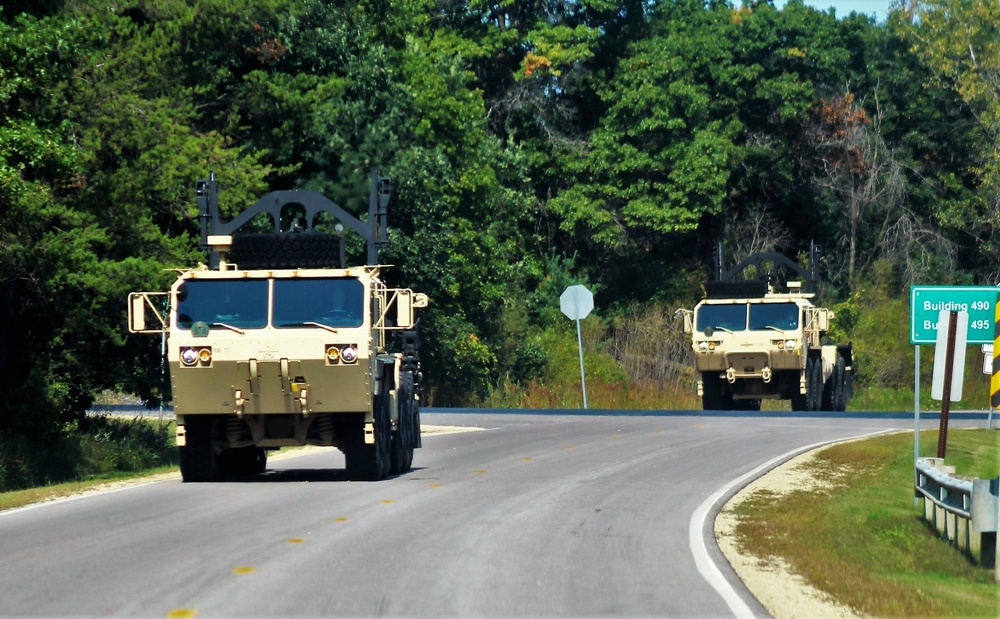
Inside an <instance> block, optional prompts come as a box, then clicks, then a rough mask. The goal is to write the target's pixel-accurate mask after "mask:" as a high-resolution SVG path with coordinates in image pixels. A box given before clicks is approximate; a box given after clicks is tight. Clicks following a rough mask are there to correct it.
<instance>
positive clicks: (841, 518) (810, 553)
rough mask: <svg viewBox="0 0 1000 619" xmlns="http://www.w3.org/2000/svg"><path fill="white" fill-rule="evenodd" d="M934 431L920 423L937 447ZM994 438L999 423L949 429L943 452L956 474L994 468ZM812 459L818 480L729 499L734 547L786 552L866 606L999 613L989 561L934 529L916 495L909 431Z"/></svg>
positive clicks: (887, 612)
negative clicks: (979, 560) (819, 483)
mask: <svg viewBox="0 0 1000 619" xmlns="http://www.w3.org/2000/svg"><path fill="white" fill-rule="evenodd" d="M937 438H938V436H937V432H936V431H932V432H922V433H921V444H922V445H931V446H934V448H936V445H937ZM998 441H1000V433H998V432H996V431H989V430H952V431H949V433H948V458H947V459H946V461H947V463H948V464H954V465H955V466H956V467H957V473H958V474H960V475H978V476H980V477H981V478H986V479H988V478H992V477H995V476H996V473H997V471H998V470H1000V449H998V446H1000V442H998ZM933 450H934V449H931V451H933ZM921 453H924V450H922V451H921ZM811 468H812V472H813V473H814V474H815V475H816V476H817V478H819V479H825V480H828V483H827V484H825V485H824V487H823V488H822V489H820V490H795V491H792V492H791V493H789V494H787V495H784V496H782V497H774V496H771V495H770V494H768V493H757V494H755V495H752V496H751V497H750V499H749V500H748V501H746V502H744V503H742V504H741V505H740V506H738V507H737V508H736V509H735V514H736V516H737V518H738V525H737V528H736V538H737V543H738V544H739V546H740V549H741V552H745V553H748V554H752V555H756V556H760V557H765V558H767V557H781V558H783V559H784V560H785V561H786V562H787V563H789V564H790V565H791V566H792V569H793V571H795V572H796V573H798V574H801V575H802V576H803V577H804V578H805V579H806V581H807V582H809V583H810V584H811V585H812V586H814V587H816V588H817V589H819V590H821V591H824V592H826V593H828V594H829V595H830V596H832V597H833V599H835V600H837V601H838V602H840V603H842V604H845V605H848V606H850V607H852V608H853V609H854V610H855V611H857V612H860V613H862V614H866V615H875V616H896V617H898V616H906V617H914V616H961V617H996V616H1000V591H998V588H997V585H996V584H995V583H994V582H993V568H992V567H989V568H987V567H982V566H979V565H976V564H974V563H973V562H972V561H971V560H970V559H969V558H968V557H967V556H965V555H964V554H963V553H961V552H959V551H958V550H957V549H955V548H953V547H952V546H951V545H950V544H949V543H948V542H946V541H944V540H942V539H940V538H939V537H938V535H937V534H936V532H933V531H932V530H931V529H930V528H929V527H928V525H927V524H926V523H925V522H924V521H923V519H922V513H923V512H922V506H915V505H914V500H913V435H912V434H910V433H903V434H895V435H891V436H884V437H876V438H872V439H868V440H865V441H858V442H853V443H844V444H840V445H835V446H832V447H830V448H828V449H826V450H823V451H822V452H820V453H819V454H818V457H817V459H816V460H815V461H814V462H813V464H812V465H811ZM844 471H849V472H850V479H851V480H852V483H851V486H850V487H848V486H847V485H846V482H845V480H844V477H842V476H841V475H840V473H842V472H844Z"/></svg>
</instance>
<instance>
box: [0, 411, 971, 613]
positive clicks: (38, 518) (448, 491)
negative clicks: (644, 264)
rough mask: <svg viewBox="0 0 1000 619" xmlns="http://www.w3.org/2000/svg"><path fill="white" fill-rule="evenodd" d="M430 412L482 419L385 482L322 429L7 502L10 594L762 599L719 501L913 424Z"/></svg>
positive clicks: (571, 606)
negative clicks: (223, 466)
mask: <svg viewBox="0 0 1000 619" xmlns="http://www.w3.org/2000/svg"><path fill="white" fill-rule="evenodd" d="M422 421H423V423H424V425H449V426H469V427H477V428H482V431H477V432H464V433H456V434H441V435H431V436H426V437H425V438H424V448H423V449H421V450H418V451H417V454H416V456H415V458H414V466H415V469H414V470H413V471H411V472H410V473H408V474H406V475H402V476H398V477H394V478H391V479H388V480H385V481H382V482H375V483H359V482H349V481H347V480H346V478H345V476H344V474H343V470H342V467H343V457H342V456H341V455H340V452H338V451H336V450H322V451H318V452H312V453H310V454H309V455H303V456H300V457H295V458H290V459H285V460H281V461H277V462H273V464H272V466H271V468H270V470H269V471H268V472H267V473H266V474H265V475H264V476H263V477H261V478H260V479H259V480H255V481H251V482H225V483H215V484H182V483H181V482H180V481H179V480H168V481H160V482H156V483H148V484H144V485H139V486H133V487H128V488H125V489H121V490H117V491H112V492H105V493H101V494H93V495H87V496H82V497H79V498H75V499H69V500H63V501H57V502H53V503H48V504H41V505H37V506H32V507H28V508H22V509H18V510H11V511H7V512H2V513H0V614H2V615H4V616H15V615H45V616H59V615H62V616H97V615H102V616H105V615H126V616H155V617H164V616H168V615H173V616H192V615H193V614H197V615H198V616H201V617H205V616H221V615H231V616H251V615H252V616H277V615H296V616H319V615H355V616H359V615H360V616H372V615H409V616H418V615H419V616H432V615H458V616H527V615H532V616H545V615H564V616H565V615H570V616H580V615H658V616H674V617H716V616H731V615H734V614H736V615H743V614H754V615H766V612H765V611H764V609H763V608H762V607H761V606H760V605H759V604H758V603H757V602H756V601H755V600H754V599H753V598H752V596H750V594H749V593H747V592H746V590H745V589H744V588H743V587H742V585H741V584H740V582H739V580H738V579H737V578H736V576H735V574H734V573H733V572H732V571H731V570H730V568H729V567H728V564H727V563H726V561H725V559H724V558H722V555H721V553H720V552H719V551H718V549H717V547H716V546H715V544H714V542H713V541H712V532H711V521H712V516H713V515H714V510H715V509H717V508H718V506H719V505H720V504H721V502H722V501H724V500H725V498H727V497H728V496H729V495H731V493H732V492H734V491H735V490H737V489H738V487H739V486H741V485H742V484H743V483H745V482H746V481H749V478H750V477H754V476H756V475H757V474H759V473H760V472H762V471H763V470H765V469H767V468H770V467H771V466H774V465H776V464H778V463H779V462H780V461H782V460H784V459H787V458H788V457H791V456H792V455H793V454H794V453H796V452H798V451H801V450H802V449H803V448H805V447H807V446H811V445H815V444H818V443H822V442H826V441H832V440H838V439H844V438H848V437H856V436H862V435H869V434H872V433H876V432H880V431H883V430H889V429H904V430H905V429H912V428H913V422H912V418H911V419H910V420H909V421H907V420H906V419H905V417H902V418H900V417H896V418H892V417H886V416H884V415H870V416H865V415H847V416H832V417H822V418H808V417H803V416H794V417H793V416H791V415H789V414H781V413H778V414H770V415H767V414H764V415H746V416H738V415H732V416H731V415H721V414H698V413H659V414H657V413H636V414H623V413H622V412H617V413H616V414H614V415H601V414H591V415H571V414H562V413H559V414H537V415H536V414H499V413H498V414H480V413H463V412H424V413H423V414H422ZM970 423H973V422H967V421H966V422H962V421H957V422H955V423H954V424H953V427H958V425H961V424H964V425H969V424H970ZM925 425H926V427H937V421H934V420H929V421H927V422H925ZM975 425H981V422H975ZM904 496H908V495H906V494H905V493H904Z"/></svg>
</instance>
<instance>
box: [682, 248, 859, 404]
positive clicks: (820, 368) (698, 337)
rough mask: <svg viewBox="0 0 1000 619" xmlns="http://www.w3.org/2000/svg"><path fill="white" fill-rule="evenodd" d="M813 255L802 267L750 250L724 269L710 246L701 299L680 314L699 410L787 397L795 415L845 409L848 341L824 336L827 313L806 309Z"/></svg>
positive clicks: (813, 282)
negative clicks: (710, 267) (711, 272)
mask: <svg viewBox="0 0 1000 619" xmlns="http://www.w3.org/2000/svg"><path fill="white" fill-rule="evenodd" d="M819 255H820V252H819V248H818V247H816V246H815V245H812V244H811V245H810V253H809V268H808V269H805V268H803V267H802V266H800V265H799V264H798V263H796V262H794V261H792V260H790V259H789V258H787V257H786V256H784V255H782V254H779V253H772V252H764V253H755V254H753V255H751V256H750V257H749V258H747V259H746V260H744V261H743V262H741V263H739V264H738V265H736V266H735V267H734V268H732V269H728V270H727V269H726V268H725V264H724V261H723V252H722V246H721V245H719V246H717V247H716V251H715V273H716V279H715V280H714V281H711V282H708V284H707V286H706V292H707V295H706V296H707V298H705V299H704V300H702V301H701V302H700V303H698V304H697V305H696V306H695V308H694V310H693V311H692V310H687V309H681V310H679V313H680V314H682V315H683V317H684V330H685V333H688V334H690V335H691V347H692V349H693V350H694V359H695V371H696V374H697V390H698V395H699V396H701V398H702V408H704V409H705V410H732V409H742V410H759V409H760V405H761V401H762V400H766V399H770V400H790V401H791V408H792V410H795V411H820V410H829V411H843V410H844V409H845V408H846V406H847V402H848V400H850V398H851V396H852V394H853V372H854V355H853V351H852V347H851V345H850V344H842V345H838V344H832V343H830V342H829V341H828V338H827V337H826V332H827V330H829V328H830V323H831V320H833V318H834V312H833V311H831V310H829V309H826V308H822V307H816V306H815V305H813V300H814V298H815V296H816V295H815V292H816V286H817V283H818V280H819V276H818V275H819ZM795 277H797V278H800V279H793V278H795Z"/></svg>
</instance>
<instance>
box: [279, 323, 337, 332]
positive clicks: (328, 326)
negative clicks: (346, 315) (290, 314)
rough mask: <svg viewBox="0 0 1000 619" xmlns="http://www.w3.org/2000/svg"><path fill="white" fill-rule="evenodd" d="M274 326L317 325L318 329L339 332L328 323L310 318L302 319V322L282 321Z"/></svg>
mask: <svg viewBox="0 0 1000 619" xmlns="http://www.w3.org/2000/svg"><path fill="white" fill-rule="evenodd" d="M274 326H276V327H319V328H320V329H326V330H327V331H329V332H330V333H339V331H337V330H336V329H334V328H333V327H331V326H330V325H325V324H323V323H321V322H313V321H311V320H306V321H303V322H282V323H276V324H275V325H274Z"/></svg>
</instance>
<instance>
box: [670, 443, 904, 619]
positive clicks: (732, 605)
mask: <svg viewBox="0 0 1000 619" xmlns="http://www.w3.org/2000/svg"><path fill="white" fill-rule="evenodd" d="M887 432H893V430H879V431H877V432H870V433H868V434H861V435H858V436H851V437H847V438H838V439H834V440H830V441H822V442H819V443H813V444H812V445H807V446H805V447H799V448H797V449H793V450H791V451H789V452H786V453H784V454H782V455H780V456H777V457H776V458H772V459H771V460H768V461H767V462H765V463H764V464H761V465H760V466H758V467H757V468H755V469H753V470H752V471H750V472H748V473H745V474H743V475H741V476H740V477H737V478H736V479H734V480H732V481H731V482H729V483H728V484H726V485H725V486H723V487H722V488H719V489H718V490H716V491H715V492H714V493H713V494H712V495H711V496H710V497H708V498H707V499H705V500H704V501H703V502H702V504H701V505H699V506H698V508H697V509H695V510H694V513H693V514H691V521H690V523H689V525H688V542H689V543H690V545H691V554H692V555H693V556H694V564H695V566H696V567H697V568H698V573H700V574H701V576H702V578H704V579H705V580H706V581H707V582H708V584H709V585H711V586H712V588H713V589H715V591H716V593H718V594H719V595H720V596H721V597H722V599H723V601H724V602H725V603H726V605H727V606H729V610H730V611H732V613H733V615H734V616H735V617H740V618H747V617H754V616H755V615H754V614H753V611H751V610H750V607H749V606H747V604H746V602H744V601H743V598H741V597H740V594H739V593H737V592H736V589H734V588H733V587H732V585H730V584H729V581H728V580H726V578H725V577H724V576H723V575H722V570H720V569H719V566H717V565H716V564H715V562H713V561H712V558H711V557H710V556H709V554H708V548H707V547H706V546H705V536H704V535H703V534H702V532H703V531H704V530H705V521H706V520H707V519H708V516H709V514H710V513H711V511H712V508H713V507H714V506H715V504H716V503H718V502H719V500H720V499H721V498H722V497H723V496H725V495H726V494H728V493H729V491H730V490H732V489H733V488H735V487H736V486H742V485H744V483H745V482H747V481H749V480H753V479H756V478H757V477H759V476H760V475H761V474H762V473H763V472H766V471H768V470H770V469H772V468H774V467H775V466H777V465H778V464H780V463H781V462H783V461H785V460H790V459H792V458H794V457H795V456H797V455H799V454H802V453H805V452H807V451H810V450H813V449H817V448H819V447H824V446H826V445H832V444H834V443H843V442H847V441H854V440H858V439H863V438H869V437H872V436H877V435H879V434H885V433H887Z"/></svg>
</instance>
